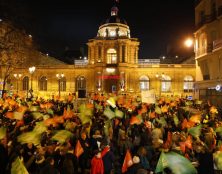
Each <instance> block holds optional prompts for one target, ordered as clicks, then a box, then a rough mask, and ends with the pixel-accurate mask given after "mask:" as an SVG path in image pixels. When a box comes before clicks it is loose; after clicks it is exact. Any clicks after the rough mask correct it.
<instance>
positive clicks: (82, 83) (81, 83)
mask: <svg viewBox="0 0 222 174" xmlns="http://www.w3.org/2000/svg"><path fill="white" fill-rule="evenodd" d="M76 89H77V90H83V89H86V79H85V77H83V76H79V77H77V79H76Z"/></svg>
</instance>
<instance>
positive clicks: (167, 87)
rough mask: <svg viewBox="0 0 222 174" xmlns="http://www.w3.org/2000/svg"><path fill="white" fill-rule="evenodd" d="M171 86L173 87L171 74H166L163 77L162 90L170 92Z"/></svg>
mask: <svg viewBox="0 0 222 174" xmlns="http://www.w3.org/2000/svg"><path fill="white" fill-rule="evenodd" d="M170 88H171V78H170V76H167V75H164V76H163V77H162V82H161V91H162V92H169V91H170Z"/></svg>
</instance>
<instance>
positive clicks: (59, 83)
mask: <svg viewBox="0 0 222 174" xmlns="http://www.w3.org/2000/svg"><path fill="white" fill-rule="evenodd" d="M56 77H57V78H58V85H59V98H60V92H61V79H62V78H63V77H64V74H63V73H62V74H56Z"/></svg>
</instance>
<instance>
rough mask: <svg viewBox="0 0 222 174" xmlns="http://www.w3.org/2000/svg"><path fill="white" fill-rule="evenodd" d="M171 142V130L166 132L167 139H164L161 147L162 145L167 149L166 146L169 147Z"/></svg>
mask: <svg viewBox="0 0 222 174" xmlns="http://www.w3.org/2000/svg"><path fill="white" fill-rule="evenodd" d="M171 143H172V133H171V132H168V133H167V140H166V142H165V143H164V145H163V147H164V148H165V149H168V148H170V146H171Z"/></svg>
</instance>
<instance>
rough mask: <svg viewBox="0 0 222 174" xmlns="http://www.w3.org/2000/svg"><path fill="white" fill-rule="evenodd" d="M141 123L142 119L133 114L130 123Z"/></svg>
mask: <svg viewBox="0 0 222 174" xmlns="http://www.w3.org/2000/svg"><path fill="white" fill-rule="evenodd" d="M140 123H141V120H140V119H139V118H137V117H136V116H132V117H131V118H130V124H131V125H133V124H140Z"/></svg>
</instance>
